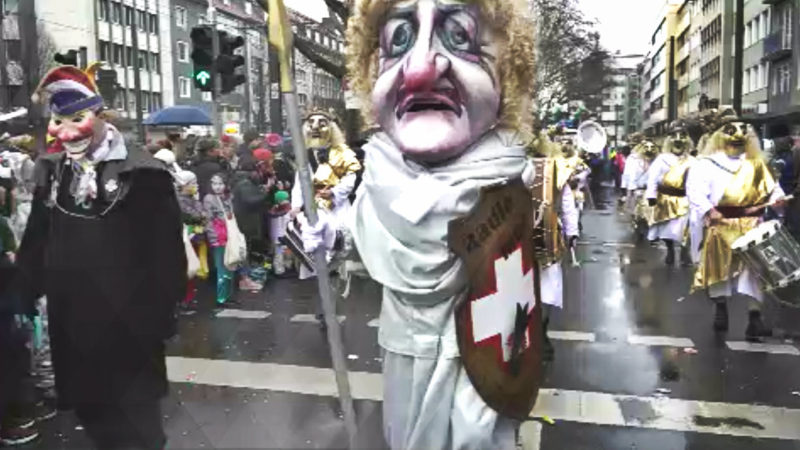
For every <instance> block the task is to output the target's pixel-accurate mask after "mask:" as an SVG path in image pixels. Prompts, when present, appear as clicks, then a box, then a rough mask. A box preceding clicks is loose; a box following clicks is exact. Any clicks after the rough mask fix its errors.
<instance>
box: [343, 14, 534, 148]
mask: <svg viewBox="0 0 800 450" xmlns="http://www.w3.org/2000/svg"><path fill="white" fill-rule="evenodd" d="M356 3H357V6H356V8H355V14H354V17H353V19H351V21H350V24H349V29H348V68H349V70H350V73H351V78H353V79H354V86H355V90H356V91H357V92H359V93H361V94H367V95H366V97H367V98H366V100H367V103H368V105H369V107H368V108H367V109H368V112H369V114H368V120H371V121H374V122H377V124H378V125H379V126H380V128H381V129H382V130H383V131H384V132H386V133H387V134H388V135H389V137H390V138H391V139H392V141H393V142H394V143H395V144H396V145H397V147H398V148H399V150H400V151H402V152H403V153H405V154H406V155H408V156H409V157H411V158H413V159H417V160H420V161H426V162H437V161H441V160H445V159H448V158H452V157H454V156H457V155H458V154H460V153H461V152H463V151H464V150H466V149H467V148H468V147H469V145H470V144H471V143H473V142H475V141H476V140H477V139H478V138H479V137H480V136H482V135H483V134H485V133H486V132H487V131H488V130H489V129H491V128H492V127H494V126H496V125H498V124H501V125H503V126H508V127H514V128H521V123H520V122H521V121H520V118H521V117H522V116H523V112H522V111H523V110H524V107H523V104H525V103H526V99H527V98H530V95H529V94H530V91H531V89H530V80H531V79H532V77H531V76H530V74H531V73H532V61H531V57H532V35H533V29H532V26H531V25H530V22H527V21H526V20H525V19H526V17H527V16H526V15H525V14H524V9H523V8H522V7H520V6H519V4H518V3H517V0H474V1H468V0H400V1H392V0H360V1H357V2H356ZM526 27H527V28H526ZM512 55H515V56H516V57H514V56H512ZM363 97H364V95H362V98H363Z"/></svg>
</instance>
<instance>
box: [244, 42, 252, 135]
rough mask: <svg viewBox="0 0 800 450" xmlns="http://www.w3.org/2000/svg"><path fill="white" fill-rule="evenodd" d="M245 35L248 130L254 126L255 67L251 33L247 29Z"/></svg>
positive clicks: (246, 115) (246, 116) (246, 117)
mask: <svg viewBox="0 0 800 450" xmlns="http://www.w3.org/2000/svg"><path fill="white" fill-rule="evenodd" d="M242 34H244V37H245V41H244V69H245V73H246V74H247V75H246V76H245V78H244V80H245V81H244V82H245V86H244V97H245V98H244V104H245V105H246V107H245V109H244V112H245V115H244V117H245V119H244V120H245V122H246V123H247V127H246V128H245V129H246V130H249V129H251V128H253V92H252V89H253V83H251V82H250V79H251V78H253V77H252V74H253V72H252V70H253V67H252V66H251V65H250V34H249V33H248V31H247V30H244V31H243V32H242Z"/></svg>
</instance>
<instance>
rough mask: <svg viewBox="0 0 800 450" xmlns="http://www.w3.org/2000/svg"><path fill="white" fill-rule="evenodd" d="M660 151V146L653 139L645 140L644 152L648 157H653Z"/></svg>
mask: <svg viewBox="0 0 800 450" xmlns="http://www.w3.org/2000/svg"><path fill="white" fill-rule="evenodd" d="M656 153H658V147H657V146H656V144H654V143H653V142H652V141H645V142H644V143H643V144H642V154H644V156H645V157H647V158H653V157H655V156H656Z"/></svg>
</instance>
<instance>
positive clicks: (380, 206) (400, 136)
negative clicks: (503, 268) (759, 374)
mask: <svg viewBox="0 0 800 450" xmlns="http://www.w3.org/2000/svg"><path fill="white" fill-rule="evenodd" d="M531 29H532V22H531V20H530V17H529V15H528V12H527V8H526V6H525V2H524V1H517V0H513V1H510V0H502V1H501V0H477V1H460V0H402V1H396V0H393V1H387V0H358V1H356V2H355V4H354V8H353V15H352V17H351V18H350V21H349V23H348V30H347V40H348V46H347V58H348V70H349V76H350V77H349V80H350V81H351V86H352V87H353V89H354V91H355V92H356V93H357V94H358V95H359V96H360V97H361V98H362V102H363V104H364V105H365V106H366V108H365V111H364V112H365V114H364V118H365V120H366V121H367V122H368V123H370V124H374V123H377V125H378V126H379V127H380V132H379V133H377V134H376V135H374V136H373V137H372V138H371V139H370V140H369V142H368V143H367V144H366V145H365V146H364V147H363V148H364V151H365V155H366V159H365V164H364V166H365V168H366V170H365V173H364V176H363V182H362V184H361V185H360V187H359V188H358V191H357V194H356V200H355V202H354V204H353V218H352V222H351V223H350V228H349V234H350V235H351V236H352V239H353V241H354V243H355V247H356V250H357V251H358V253H359V256H360V257H361V259H362V261H363V263H364V266H365V267H366V269H367V271H368V272H369V274H370V276H371V277H372V278H373V279H375V280H376V281H378V282H379V283H380V284H381V285H382V286H383V304H382V305H383V306H382V309H381V317H380V329H379V332H378V342H379V344H380V345H381V347H382V348H383V349H384V351H385V354H384V362H383V374H384V401H383V411H384V414H383V418H384V434H385V437H386V441H387V442H388V443H389V446H390V447H392V448H395V449H408V448H413V449H445V448H447V449H449V448H459V449H490V448H491V449H497V448H508V449H511V448H514V447H515V439H514V434H515V427H516V426H517V422H516V421H514V420H512V419H509V418H505V417H501V416H500V415H499V414H498V413H497V412H495V411H494V410H492V409H491V408H489V407H488V406H487V405H486V403H485V402H484V401H483V399H482V398H481V397H480V396H479V394H478V393H477V391H476V390H475V388H474V386H473V385H472V383H471V382H470V380H469V378H468V376H467V374H466V372H465V369H464V366H463V365H462V362H461V360H460V358H459V349H458V344H457V339H456V332H455V321H454V311H455V308H456V306H457V304H458V303H459V302H460V301H462V300H464V299H465V296H466V292H467V286H468V281H469V280H468V279H467V277H466V270H465V267H464V264H463V263H462V262H461V260H460V259H459V258H458V257H457V256H456V255H455V254H454V253H453V252H452V251H451V250H450V248H449V246H448V240H447V236H448V224H449V223H450V221H451V220H453V219H456V218H461V217H464V216H466V215H467V214H469V213H470V212H471V210H472V208H473V207H474V206H475V205H476V204H477V201H478V194H479V191H480V189H481V187H485V186H489V185H492V184H495V183H497V182H501V181H505V180H513V179H516V178H518V177H520V176H522V175H523V172H525V170H526V167H530V166H529V165H528V163H527V157H526V154H525V143H526V142H525V141H524V140H523V139H521V136H522V134H520V133H517V132H516V130H519V129H521V128H523V129H524V128H526V124H525V121H526V120H527V119H528V118H529V117H530V114H529V112H528V109H527V105H526V100H527V99H529V98H531V95H532V86H531V80H532V79H533V61H532V60H531V55H532V54H533V39H532V36H533V34H532V33H531ZM523 178H527V179H531V178H532V177H531V174H530V170H529V171H528V172H527V173H526V176H525V177H523ZM329 227H330V225H329V224H326V223H325V221H324V220H323V221H320V223H318V224H317V225H316V226H315V227H314V228H312V227H310V226H306V227H303V240H304V243H305V245H306V250H307V251H313V250H314V247H315V246H316V245H320V242H321V241H322V240H323V239H322V238H321V237H322V236H324V235H325V234H326V233H327V232H328V228H329ZM345 247H347V246H346V245H345Z"/></svg>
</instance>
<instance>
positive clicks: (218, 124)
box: [208, 0, 222, 139]
mask: <svg viewBox="0 0 800 450" xmlns="http://www.w3.org/2000/svg"><path fill="white" fill-rule="evenodd" d="M208 19H209V22H210V23H211V53H212V54H213V58H214V61H213V62H212V63H211V72H212V74H213V75H212V77H211V80H212V86H211V87H212V91H211V121H212V122H213V123H214V134H215V135H216V136H217V139H219V138H221V137H222V120H221V117H220V114H219V105H218V103H219V101H220V94H219V91H220V84H221V82H222V80H221V79H220V74H219V71H217V55H219V34H218V33H217V12H216V8H214V0H208Z"/></svg>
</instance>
